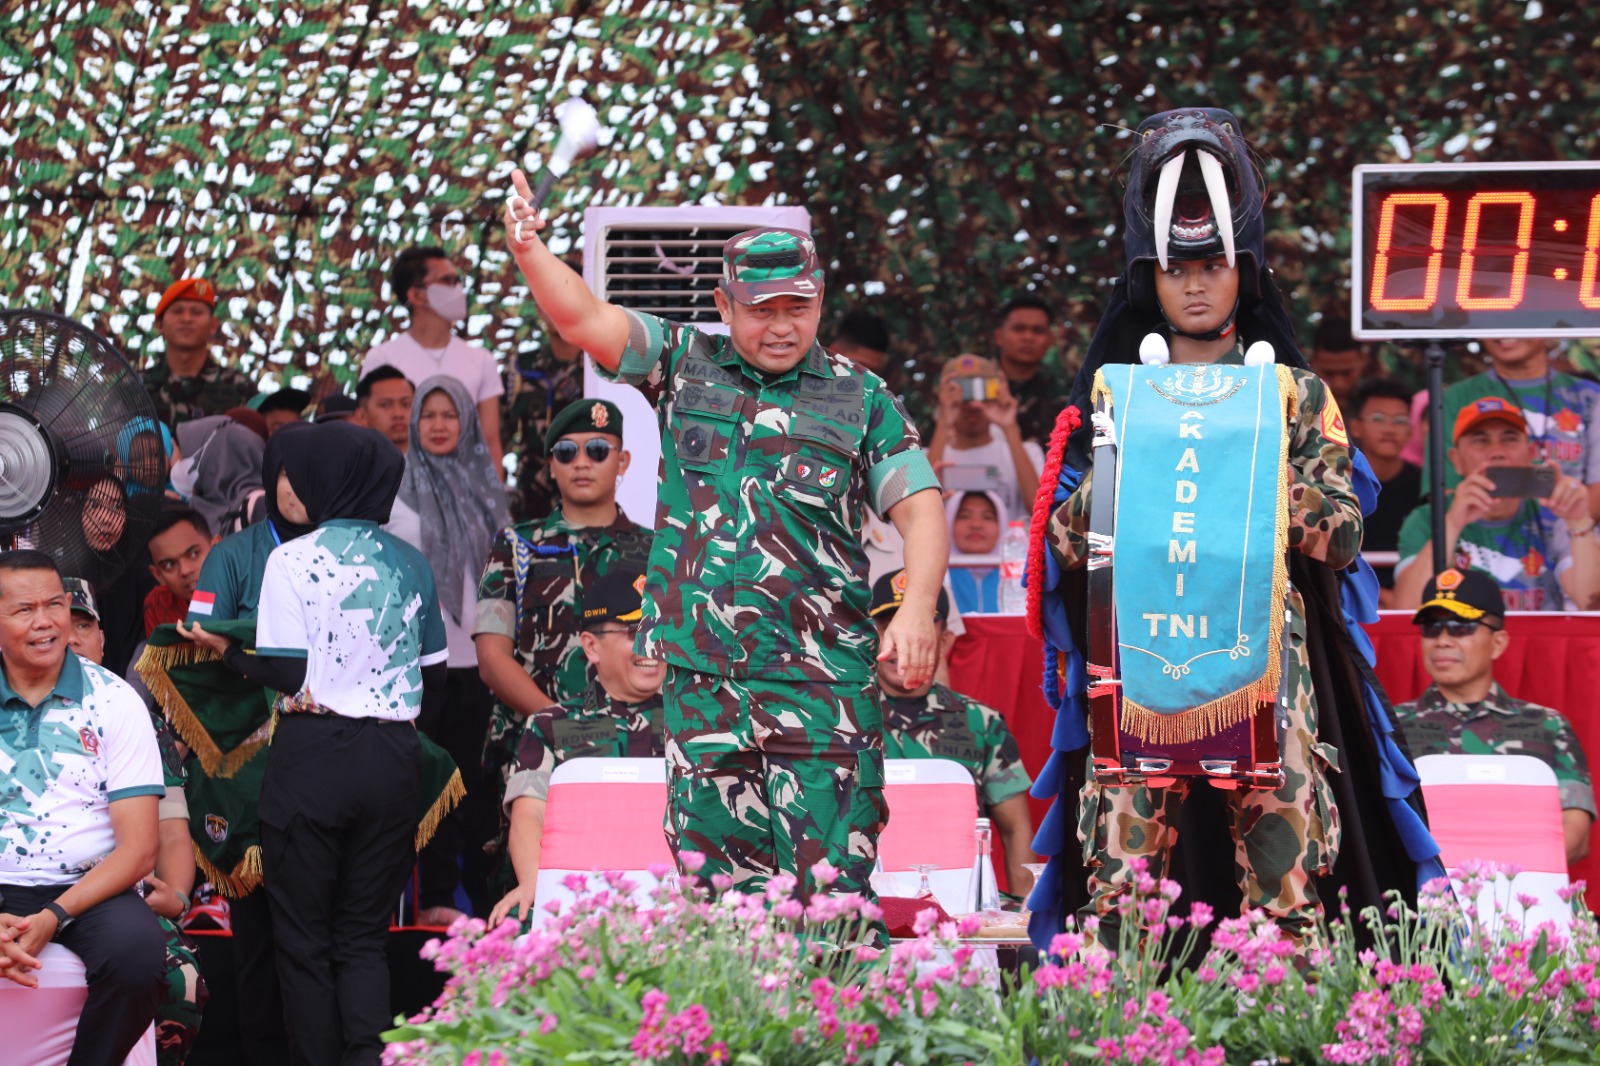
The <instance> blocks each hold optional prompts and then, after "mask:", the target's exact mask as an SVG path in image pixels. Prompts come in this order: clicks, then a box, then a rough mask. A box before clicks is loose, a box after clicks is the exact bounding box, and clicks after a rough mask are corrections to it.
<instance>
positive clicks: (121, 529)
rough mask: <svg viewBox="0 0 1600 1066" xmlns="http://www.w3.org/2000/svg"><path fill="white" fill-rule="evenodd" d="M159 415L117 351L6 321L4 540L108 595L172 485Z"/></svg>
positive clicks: (68, 326)
mask: <svg viewBox="0 0 1600 1066" xmlns="http://www.w3.org/2000/svg"><path fill="white" fill-rule="evenodd" d="M160 432H161V431H160V427H159V426H158V424H157V422H156V410H155V405H154V404H153V403H152V402H151V401H150V397H149V394H148V393H146V392H145V391H144V385H143V384H142V383H141V382H140V380H139V375H138V374H137V373H135V372H134V370H133V368H132V367H131V366H129V365H128V361H127V360H126V359H124V358H123V356H122V353H121V352H119V351H118V350H117V349H116V347H115V346H114V345H112V344H111V342H110V341H108V340H106V339H105V338H104V337H101V336H99V335H98V334H96V333H94V332H93V331H91V330H89V329H88V328H87V327H85V326H84V325H83V324H82V323H80V322H76V321H74V320H73V319H70V318H66V317H64V316H62V315H56V314H51V313H49V312H47V311H33V310H16V311H0V541H3V542H4V543H5V545H6V546H8V547H19V548H20V547H27V548H37V549H39V550H40V551H44V552H47V553H48V554H50V555H51V556H54V558H55V560H56V562H57V564H58V565H59V566H60V567H61V572H62V573H64V574H69V575H71V576H74V577H81V578H83V579H85V580H86V581H89V582H90V583H91V584H94V585H96V586H98V587H101V588H104V587H105V586H106V585H107V584H109V583H110V582H112V581H114V580H115V579H116V577H117V575H119V574H121V573H122V571H123V570H124V569H125V568H126V567H127V565H128V563H129V561H130V560H131V559H132V558H133V557H134V555H136V554H137V553H138V551H139V549H140V548H141V547H142V546H143V545H144V542H145V540H146V539H148V536H149V532H150V527H151V526H152V525H153V524H154V523H155V519H156V514H157V512H158V511H159V510H160V507H161V500H162V490H163V487H164V486H165V484H166V480H167V467H166V452H165V450H164V448H163V447H162V441H161V436H160Z"/></svg>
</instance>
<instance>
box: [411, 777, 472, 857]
mask: <svg viewBox="0 0 1600 1066" xmlns="http://www.w3.org/2000/svg"><path fill="white" fill-rule="evenodd" d="M466 795H467V785H466V782H465V781H463V780H461V771H460V770H457V771H455V772H454V773H452V774H451V775H450V781H449V783H448V784H446V785H445V786H444V789H443V790H442V791H441V792H440V793H439V797H438V798H437V799H435V800H434V801H433V806H431V807H429V808H428V813H426V814H424V815H423V816H422V820H421V821H420V822H418V823H417V836H416V843H417V850H418V851H421V850H422V849H423V848H425V847H427V846H428V841H430V840H432V839H433V834H434V833H436V832H438V831H439V823H440V822H442V821H444V817H445V815H447V814H449V813H450V812H451V811H452V810H454V809H455V806H456V804H458V803H460V802H461V801H462V800H463V799H465V798H466Z"/></svg>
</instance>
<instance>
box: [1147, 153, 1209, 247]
mask: <svg viewBox="0 0 1600 1066" xmlns="http://www.w3.org/2000/svg"><path fill="white" fill-rule="evenodd" d="M1188 154H1189V153H1188V152H1180V153H1178V154H1177V155H1175V156H1173V157H1172V158H1171V159H1169V160H1167V161H1166V162H1165V163H1163V164H1161V179H1160V180H1159V181H1158V182H1157V183H1156V258H1157V259H1158V260H1160V261H1161V269H1162V270H1165V269H1167V241H1168V240H1169V239H1170V237H1171V235H1172V207H1173V205H1174V204H1175V203H1177V200H1178V178H1179V177H1181V176H1182V175H1183V160H1184V157H1185V156H1187V155H1188ZM1201 154H1202V155H1204V154H1205V153H1203V152H1202V153H1201Z"/></svg>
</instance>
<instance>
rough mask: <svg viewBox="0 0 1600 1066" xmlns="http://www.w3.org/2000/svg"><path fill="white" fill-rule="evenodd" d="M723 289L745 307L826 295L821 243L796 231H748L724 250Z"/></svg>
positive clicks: (728, 244) (725, 246) (736, 237)
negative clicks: (779, 298)
mask: <svg viewBox="0 0 1600 1066" xmlns="http://www.w3.org/2000/svg"><path fill="white" fill-rule="evenodd" d="M722 287H723V291H724V292H726V293H727V294H728V296H729V297H730V298H731V299H733V300H736V301H738V302H739V303H742V304H758V303H761V302H762V301H763V300H770V299H772V298H773V297H774V296H802V297H805V298H807V299H814V298H817V297H820V296H821V295H822V264H821V262H819V261H818V259H817V242H816V241H813V240H812V239H811V237H810V236H809V235H808V234H805V233H801V232H800V231H799V230H794V229H747V230H745V231H744V232H743V233H740V234H736V235H735V236H732V237H730V238H728V243H726V244H724V245H723V246H722Z"/></svg>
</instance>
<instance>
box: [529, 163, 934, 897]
mask: <svg viewBox="0 0 1600 1066" xmlns="http://www.w3.org/2000/svg"><path fill="white" fill-rule="evenodd" d="M514 180H515V181H516V182H517V190H518V194H519V195H518V196H517V197H514V198H512V199H511V200H509V201H508V204H507V223H508V230H509V231H510V232H509V237H510V243H511V249H512V252H513V254H514V255H515V256H516V259H517V263H518V265H519V266H520V267H521V268H522V272H523V275H524V277H526V278H527V280H528V283H529V286H530V287H531V289H532V291H533V294H534V296H535V298H536V299H537V300H538V302H539V307H540V309H541V310H542V311H543V312H544V315H545V317H546V319H547V320H548V321H550V322H551V323H552V324H553V325H554V326H555V327H556V328H557V329H558V330H559V331H560V332H561V334H562V336H564V337H566V338H567V339H568V340H569V341H572V342H573V343H575V344H578V345H580V346H581V347H582V348H583V350H584V351H586V352H588V353H589V355H590V356H591V357H592V358H593V359H594V360H595V362H596V363H597V364H598V365H599V366H600V367H601V369H602V371H603V372H604V373H607V374H608V375H610V376H611V377H614V378H616V379H618V380H620V381H624V382H627V383H629V384H632V385H635V386H637V387H638V388H639V389H640V390H641V391H642V392H643V393H644V394H645V397H646V398H647V399H648V400H649V401H650V402H651V403H652V404H654V405H655V406H656V408H657V410H658V411H659V412H660V419H661V431H662V432H661V443H662V466H661V477H660V495H659V509H658V512H657V514H658V519H657V530H656V540H655V545H654V549H653V551H652V553H651V558H650V570H649V577H648V580H647V582H646V585H645V609H644V621H643V623H642V628H641V632H640V635H639V650H640V652H641V653H642V654H645V655H648V656H650V657H651V658H660V659H664V660H665V661H666V662H667V680H666V689H665V705H666V728H667V759H668V763H669V765H670V767H671V781H670V785H669V801H668V814H667V835H668V839H669V841H670V842H671V844H672V846H673V848H674V851H675V852H676V853H677V854H679V855H680V856H681V855H682V853H683V852H685V851H694V852H700V853H703V854H704V855H705V856H706V862H705V866H704V868H703V870H702V874H703V875H704V876H709V875H713V874H718V873H721V874H726V875H729V876H731V877H732V878H733V880H734V883H735V884H736V885H737V886H738V887H739V888H741V889H744V890H757V891H758V890H760V888H761V887H762V886H763V885H764V884H765V883H766V882H767V880H768V878H769V877H770V876H771V875H772V874H773V873H775V872H777V871H780V870H781V871H785V872H789V873H795V874H798V875H801V876H802V883H803V885H804V889H805V890H806V891H811V890H813V889H814V887H815V884H814V882H813V880H812V879H811V877H810V875H809V871H810V870H811V869H812V867H813V866H814V865H815V864H816V863H818V862H819V861H821V860H824V859H826V860H827V861H828V862H830V863H831V864H832V865H833V866H834V867H836V868H838V869H839V871H840V877H839V878H838V880H837V882H835V885H834V887H835V889H836V890H839V891H860V892H870V888H869V886H868V883H867V878H868V875H869V874H870V872H871V870H872V866H873V863H874V861H875V859H876V856H877V837H878V833H879V831H880V829H881V827H882V825H883V824H884V823H885V821H886V819H887V816H888V811H887V808H886V807H885V805H884V802H883V788H882V786H883V747H882V745H883V738H882V733H881V731H880V722H879V720H878V713H877V709H876V706H875V703H874V700H873V698H872V683H873V672H874V671H873V656H874V654H875V653H877V654H882V655H884V656H886V657H888V656H897V657H898V660H899V662H900V666H901V669H902V671H903V672H904V673H905V675H906V681H907V683H908V684H912V685H922V684H925V683H926V682H927V680H928V678H929V677H930V676H931V675H932V673H933V669H934V666H935V658H936V654H937V645H938V635H937V632H936V630H935V627H934V624H933V610H934V601H935V598H936V597H937V595H938V591H939V584H940V580H941V579H942V577H943V573H944V569H945V564H946V561H947V559H948V552H949V548H948V532H947V530H946V528H945V524H944V516H943V512H942V505H941V501H940V496H939V492H938V482H937V480H936V479H935V477H934V475H933V470H932V468H931V467H930V466H929V464H928V462H927V459H926V457H925V456H924V455H923V453H922V450H921V447H920V444H919V441H918V438H917V434H916V430H915V429H913V428H912V427H911V426H910V425H909V423H908V420H907V419H906V417H905V414H904V411H903V409H902V408H901V407H900V406H899V405H898V404H897V403H896V402H895V400H894V397H893V395H892V394H890V393H889V392H888V391H887V389H886V388H885V387H884V384H883V381H882V379H881V378H879V377H877V376H876V375H874V374H871V373H863V372H862V371H861V370H859V369H858V368H857V367H855V366H854V365H853V364H852V363H850V362H849V361H848V360H846V359H843V358H841V357H839V356H837V355H833V354H830V353H829V352H827V351H826V350H825V349H824V348H823V347H822V346H821V345H819V344H818V343H817V341H816V334H817V326H818V323H819V320H820V316H821V299H822V293H823V274H822V268H821V265H820V263H819V262H818V259H817V252H816V247H815V245H814V243H813V242H812V241H811V239H810V238H809V237H808V236H806V235H805V234H803V233H798V232H795V231H790V230H751V231H748V232H745V233H741V234H738V235H737V236H735V237H733V238H731V239H730V240H729V241H728V242H727V243H726V245H725V246H724V248H723V271H722V278H721V281H720V283H719V286H718V289H717V292H716V304H717V308H718V311H719V312H720V314H721V317H722V320H723V322H724V323H725V324H726V325H727V326H728V329H729V332H728V335H726V336H718V335H713V334H708V333H703V332H701V331H700V330H697V329H695V328H693V327H692V326H687V325H683V324H680V323H675V322H668V321H664V320H662V319H659V318H656V317H654V316H652V315H648V314H641V313H636V312H632V311H625V310H623V309H622V308H620V307H616V306H614V305H611V304H607V303H605V302H604V301H602V300H599V299H597V298H596V297H595V296H594V295H593V294H591V293H590V292H589V291H588V289H586V288H585V287H584V285H583V283H582V281H581V279H580V278H579V277H578V276H577V275H576V274H574V273H573V272H572V271H571V270H569V269H567V268H566V267H565V266H563V265H562V264H561V262H560V260H558V259H557V258H556V257H555V256H553V255H552V254H551V253H550V252H549V250H548V249H547V248H545V246H544V245H543V243H542V242H541V241H540V240H539V239H538V236H537V231H538V229H539V228H541V227H542V226H543V223H544V220H543V219H542V218H541V217H540V216H538V214H537V213H536V212H535V211H533V209H532V208H531V207H530V206H529V205H528V202H527V198H528V190H527V183H526V180H525V179H523V177H522V176H521V174H520V172H519V173H518V174H517V175H515V179H514ZM869 507H870V508H871V509H872V510H873V511H874V512H876V513H877V514H878V515H880V516H884V517H887V518H888V519H889V520H890V521H892V522H894V524H895V526H896V527H897V528H898V529H899V530H900V533H901V535H902V536H903V537H904V539H905V543H906V559H907V561H908V563H909V564H910V570H909V574H908V585H907V589H906V606H907V607H908V610H906V611H902V612H900V613H899V614H898V615H897V616H896V617H895V618H894V619H893V621H891V622H890V624H889V625H888V627H887V628H886V629H885V631H884V635H883V638H882V640H881V651H880V650H879V649H880V641H879V639H878V637H877V634H876V633H875V632H874V630H873V627H872V622H871V619H870V618H869V617H868V615H867V607H868V603H869V600H870V588H869V587H868V585H867V583H866V580H865V578H866V573H867V559H866V555H865V551H864V549H863V548H862V545H861V525H862V520H863V516H864V514H865V511H866V509H867V508H869Z"/></svg>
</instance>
